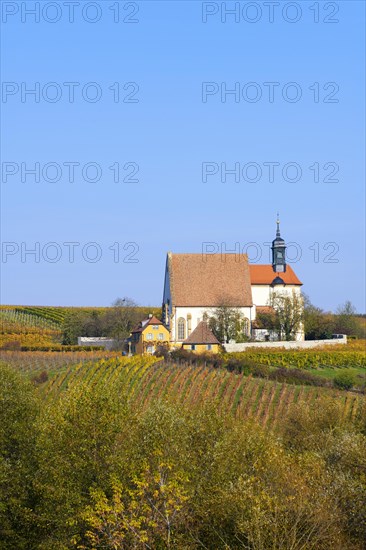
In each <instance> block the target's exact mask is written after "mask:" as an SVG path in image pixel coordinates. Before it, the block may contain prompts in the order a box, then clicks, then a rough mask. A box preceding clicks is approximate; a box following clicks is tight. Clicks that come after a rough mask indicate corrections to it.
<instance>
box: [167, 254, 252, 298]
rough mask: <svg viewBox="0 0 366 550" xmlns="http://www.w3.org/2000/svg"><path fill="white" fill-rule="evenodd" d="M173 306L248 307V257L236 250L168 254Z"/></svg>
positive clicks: (250, 296)
mask: <svg viewBox="0 0 366 550" xmlns="http://www.w3.org/2000/svg"><path fill="white" fill-rule="evenodd" d="M168 269H169V275H170V289H171V296H172V304H173V306H191V307H200V306H202V307H216V306H219V305H228V306H233V307H234V306H235V307H250V306H252V305H253V302H252V290H251V285H250V274H249V265H248V258H247V256H246V255H244V254H242V255H237V254H208V255H203V254H172V253H169V254H168Z"/></svg>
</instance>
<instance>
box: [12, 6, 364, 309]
mask: <svg viewBox="0 0 366 550" xmlns="http://www.w3.org/2000/svg"><path fill="white" fill-rule="evenodd" d="M2 4H3V6H2V7H3V14H2V15H3V24H2V51H3V53H2V80H3V81H4V82H5V83H6V84H5V93H4V94H3V99H2V101H3V103H2V104H1V108H2V136H3V143H2V163H3V164H2V168H3V176H2V184H1V185H2V241H3V256H2V263H1V270H2V287H1V300H2V303H5V304H39V305H42V304H44V305H109V304H110V303H111V302H112V301H113V300H114V299H115V298H116V297H117V296H129V297H131V298H133V299H135V300H136V301H137V302H138V303H140V304H143V305H160V304H161V300H162V291H163V275H164V268H165V255H166V252H167V251H168V250H172V251H175V252H201V250H202V243H203V242H216V243H218V244H219V246H220V243H226V248H227V249H228V250H230V249H233V248H234V247H235V243H240V247H241V248H243V247H245V246H246V245H247V244H248V243H253V242H255V243H257V249H258V247H261V249H262V251H263V255H262V258H261V260H260V263H266V262H267V254H268V249H267V248H266V247H265V246H263V243H265V242H268V241H271V240H272V239H273V238H274V233H275V220H276V212H277V211H279V212H280V217H281V228H282V234H283V236H284V238H285V239H286V240H287V241H291V242H295V243H297V244H298V246H299V247H300V248H301V251H302V257H301V259H300V260H299V261H298V262H296V263H294V264H292V265H293V268H294V269H295V271H296V273H297V274H298V276H299V277H300V278H301V279H302V281H303V282H304V290H305V292H307V293H308V294H309V295H310V297H311V299H312V301H313V302H314V303H315V304H317V305H319V306H321V307H323V308H325V309H335V308H336V307H337V305H338V304H340V303H342V302H344V301H345V300H347V299H350V300H351V301H352V302H353V303H354V304H355V306H356V307H357V310H358V311H360V312H365V309H366V308H365V291H364V278H365V242H364V229H365V213H364V208H365V183H364V180H365V164H364V154H365V110H364V93H365V80H364V63H365V59H364V44H365V40H364V39H365V37H364V22H365V3H364V2H363V1H356V2H353V1H348V0H347V1H342V2H331V3H329V2H318V3H317V2H315V3H314V2H313V1H311V2H306V1H299V2H295V3H292V4H295V6H292V7H291V6H287V7H286V5H287V4H288V3H287V2H280V5H279V6H274V10H275V11H274V20H273V22H272V23H271V22H270V21H269V19H270V14H269V12H268V10H269V7H268V6H267V7H266V6H265V5H264V4H263V3H262V2H257V3H255V4H257V6H255V5H254V6H253V5H252V6H249V7H248V2H239V7H240V12H239V13H237V14H236V16H235V15H229V14H228V15H227V19H226V22H225V14H224V13H220V6H221V2H210V3H206V4H205V5H203V3H202V2H199V1H184V2H183V1H182V2H180V1H163V2H158V1H156V2H155V1H142V2H137V3H134V2H132V3H131V2H119V3H118V2H115V1H109V0H103V1H100V2H94V3H92V4H94V6H93V5H91V6H89V7H88V8H87V9H86V10H84V12H85V13H84V17H83V14H82V10H81V8H82V7H84V5H85V4H91V3H90V2H86V1H85V0H80V2H79V3H78V4H80V5H75V6H74V10H75V11H74V22H73V23H71V22H69V19H70V11H69V10H70V9H71V8H70V6H66V5H65V2H63V1H61V2H56V3H55V2H47V1H40V2H39V4H40V10H41V11H40V16H39V17H40V20H39V22H35V16H34V15H31V14H27V13H26V12H24V9H23V12H22V4H23V5H24V2H5V1H3V2H2ZM25 4H26V7H27V8H28V9H32V8H33V9H34V5H35V4H36V2H26V3H25ZM51 4H53V5H51ZM55 4H57V5H58V9H57V10H56V8H55V6H54V5H55ZM117 4H119V8H120V14H119V18H120V21H119V22H117V23H116V22H114V20H113V18H114V17H117V12H116V9H117V8H116V6H117ZM135 4H137V5H138V8H139V11H138V13H136V14H134V13H133V12H134V11H136V9H135ZM234 4H235V2H227V3H226V7H227V9H230V8H232V7H233V6H234ZM251 4H253V3H251ZM4 6H5V8H4ZM45 6H46V7H45ZM258 6H259V7H258ZM312 6H313V7H312ZM311 7H312V8H311ZM111 8H112V9H111ZM217 9H218V12H217V13H212V15H211V14H207V16H205V14H206V13H207V12H215V11H216V10H217ZM317 9H318V13H316V10H317ZM113 10H114V11H113ZM300 10H301V13H300ZM235 17H236V18H237V22H236V21H235ZM317 17H318V18H319V22H318V23H316V22H314V19H316V18H317ZM22 18H23V21H24V22H22ZM94 18H96V19H99V20H98V21H96V22H95V23H91V22H90V21H88V20H85V19H89V20H92V19H94ZM123 18H124V19H127V21H125V22H124V21H123ZM204 18H206V19H207V22H203V19H204ZM297 18H298V19H299V20H298V21H297V22H293V23H291V22H289V20H294V19H297ZM57 19H59V20H57ZM132 19H135V20H136V21H137V22H136V23H131V22H128V21H129V20H132ZM222 19H223V21H222ZM255 19H258V20H257V21H256V22H254V20H255ZM286 19H287V20H286ZM337 19H338V20H339V21H338V22H336V23H332V22H325V20H327V21H328V20H329V21H331V20H337ZM51 20H55V22H54V23H51V22H50V21H51ZM249 20H251V21H252V22H250V21H249ZM51 82H53V83H56V85H53V86H52V85H51V86H50V85H48V84H49V83H51ZM65 82H74V83H79V85H78V86H77V85H76V84H75V85H74V93H75V98H74V102H73V103H71V102H70V101H69V90H70V89H71V85H65V84H64V83H65ZM90 82H95V83H96V85H97V86H86V87H85V85H86V84H88V83H90ZM117 82H118V83H119V91H120V100H119V102H116V101H115V99H116V95H115V94H116V89H117V87H116V85H114V83H117ZM131 82H134V83H136V84H137V85H138V87H139V90H138V91H137V92H136V89H137V87H136V84H133V85H131V84H130V85H128V87H127V89H125V90H124V89H123V86H124V85H125V84H126V83H131ZM203 82H211V83H215V84H212V85H211V87H209V88H208V89H209V90H212V93H211V95H206V96H205V98H204V99H206V101H203V100H202V83H203ZM268 82H276V83H278V84H276V85H275V87H274V99H273V102H271V101H269V85H268V84H267V85H265V84H264V83H268ZM290 82H295V83H296V87H295V86H287V84H288V83H290ZM330 82H331V83H336V84H327V83H330ZM22 83H23V84H22ZM36 83H39V90H40V96H39V98H37V100H38V99H39V101H38V102H36V101H35V96H32V95H25V96H24V91H25V89H31V88H35V86H36ZM222 83H223V84H222ZM235 83H239V84H237V87H238V86H239V92H240V97H235V96H234V95H227V96H226V101H225V96H224V100H221V99H220V91H221V89H222V91H225V86H226V88H227V89H228V90H230V89H233V88H234V87H235ZM248 83H255V84H252V85H249V86H248ZM314 83H319V85H315V86H314ZM113 85H114V86H113ZM111 86H113V89H112V90H110V89H109V87H111ZM286 86H287V87H286ZM317 86H319V90H318V89H317ZM324 86H327V87H326V89H325V90H324V89H323V88H324ZM310 87H312V89H309V88H310ZM337 87H338V88H339V89H338V91H337ZM205 89H206V88H205ZM237 89H238V88H237ZM81 90H83V92H82V91H81ZM22 91H23V98H22V93H21V92H22ZM318 91H319V97H317V92H318ZM97 92H98V93H101V94H102V96H101V98H100V100H99V101H96V102H91V101H90V100H92V99H93V97H94V94H95V93H97ZM286 93H287V95H286ZM300 93H301V99H300V100H299V101H297V102H291V99H292V98H293V97H295V95H294V94H300ZM55 94H61V96H60V98H59V101H55V102H52V100H53V98H54V97H55ZM254 94H259V95H260V94H262V97H261V98H260V99H259V96H258V101H257V102H252V101H250V100H251V99H252V98H254ZM283 95H284V97H283ZM84 96H85V97H84ZM125 96H128V97H129V98H130V100H131V99H135V100H136V99H137V100H138V101H137V102H136V101H135V102H123V101H122V100H123V99H124V98H125ZM45 98H46V99H45ZM22 99H23V101H22ZM88 99H89V101H88ZM236 99H238V101H236ZM324 99H326V101H327V102H324ZM334 99H336V100H338V102H329V101H331V100H334ZM127 100H128V98H127ZM316 100H318V101H316ZM70 162H76V163H79V166H75V178H74V181H70V179H71V178H70V177H69V165H66V166H65V165H64V163H70ZM205 162H210V163H212V164H211V165H210V167H209V169H211V170H212V171H216V169H217V171H218V173H216V174H213V175H209V176H207V178H206V180H207V181H203V178H202V163H205ZM268 162H275V163H279V164H278V165H276V167H275V172H274V174H275V175H274V181H272V182H271V181H269V177H268V171H269V167H268V164H264V163H268ZM289 162H290V163H297V165H298V166H299V167H300V168H301V171H302V173H301V177H300V179H299V181H285V180H284V178H283V177H282V170H283V168H284V166H285V165H286V164H287V163H289ZM4 163H5V164H4ZM22 163H23V168H22ZM35 163H39V166H40V181H38V182H35V178H34V175H31V174H29V173H26V172H25V169H26V168H31V167H32V166H34V165H35ZM48 163H56V168H55V166H54V165H50V166H48V167H47V164H48ZM87 163H97V164H98V165H99V166H100V170H101V171H102V175H101V177H100V180H99V181H95V182H92V181H90V180H91V179H93V178H94V175H96V174H97V172H96V170H95V168H93V166H89V168H87V169H86V171H85V170H84V176H85V173H86V176H85V177H83V174H82V168H83V167H84V166H85V165H86V164H87ZM115 163H119V165H120V168H121V173H120V181H119V182H115V181H113V174H114V172H113V171H112V170H111V169H110V168H109V167H110V166H112V165H114V166H116V164H115ZM126 163H135V164H129V165H128V166H126V168H125V169H124V166H125V165H126ZM221 163H226V167H227V168H228V169H230V168H232V167H233V166H234V165H235V163H240V164H239V165H238V164H237V166H239V167H240V169H242V168H243V171H244V174H247V177H245V178H244V177H243V175H242V173H241V174H240V181H235V176H234V175H227V180H226V182H225V181H221V177H220V175H221V172H220V167H221ZM248 163H254V164H250V165H249V166H246V165H248ZM314 163H319V168H320V172H319V180H320V181H318V182H317V181H314V179H316V177H315V172H316V166H317V165H315V167H314ZM327 163H333V164H327ZM136 164H137V165H138V167H139V171H138V173H137V174H136V175H135V176H134V177H133V176H132V177H131V179H137V180H138V181H137V182H129V181H122V180H123V178H125V177H126V175H127V174H129V173H131V172H132V171H134V169H135V166H136ZM324 165H326V168H324ZM57 166H59V167H61V173H60V172H59V173H58V174H57V170H58V169H57ZM224 166H225V164H224ZM258 166H259V167H260V170H262V175H261V177H260V172H259V170H258ZM310 166H313V168H312V169H310V168H309V167H310ZM45 167H46V168H45ZM334 167H339V171H338V173H337V175H335V176H333V178H332V175H331V172H332V171H333V169H334ZM286 170H288V172H286ZM296 170H298V168H296ZM12 171H14V172H16V173H14V174H13V175H12V174H11V172H12ZM42 172H43V174H42ZM285 174H287V175H288V178H287V179H296V172H295V168H294V167H293V166H289V167H287V168H286V169H285ZM256 175H257V176H258V177H257V178H256ZM326 176H328V177H330V179H338V180H339V181H338V182H337V181H336V182H334V181H333V182H332V181H324V179H325V177H326ZM52 178H55V179H57V178H60V179H59V181H56V182H52V181H50V180H52ZM22 179H23V181H22ZM255 179H258V181H254V180H255ZM88 180H89V181H88ZM67 242H73V243H80V245H75V248H74V262H70V250H71V248H70V247H71V245H64V243H67ZM4 243H5V244H4ZM12 243H13V244H12ZM21 243H25V244H23V245H22V244H21ZM35 243H39V245H36V244H35ZM50 243H57V244H56V246H54V245H52V244H50ZM88 243H97V245H98V246H97V248H96V247H95V246H94V245H88ZM114 243H120V249H121V250H120V257H119V258H117V257H116V252H115V251H116V246H114ZM126 243H137V246H138V251H137V252H135V254H134V255H132V253H133V252H134V248H133V247H131V246H130V247H129V248H127V249H126V250H123V246H124V245H126ZM314 243H319V244H318V245H314ZM329 243H335V245H332V244H329ZM37 246H39V247H40V254H39V257H36V255H31V254H25V248H27V249H32V248H35V247H37ZM134 246H135V245H134ZM83 247H84V257H83V252H82V249H83ZM110 247H112V250H111V249H110ZM324 247H327V248H325V249H324ZM135 248H136V246H135ZM317 249H318V250H317ZM4 251H5V254H4ZM22 251H23V254H22ZM97 251H98V252H99V255H100V254H101V258H100V259H99V261H97V262H95V263H92V262H91V261H90V260H91V259H93V257H94V254H96V253H97ZM289 252H291V255H292V256H293V255H294V254H295V248H294V247H292V249H291V251H290V250H289ZM318 252H319V254H318ZM250 253H251V255H254V247H252V248H251V249H250ZM332 253H333V254H332ZM37 254H38V253H37ZM129 254H131V256H128V255H129ZM56 255H58V256H59V261H57V262H52V261H50V260H52V259H53V258H54V257H56ZM317 256H319V257H317ZM129 257H130V258H131V259H136V260H138V261H137V262H128V261H127V262H126V261H125V262H124V261H123V259H125V260H126V259H127V260H128V258H129ZM332 259H335V260H338V261H337V262H336V263H334V262H331V261H329V260H332ZM35 260H39V261H35ZM115 260H116V261H115ZM118 260H119V261H118ZM317 260H318V261H317Z"/></svg>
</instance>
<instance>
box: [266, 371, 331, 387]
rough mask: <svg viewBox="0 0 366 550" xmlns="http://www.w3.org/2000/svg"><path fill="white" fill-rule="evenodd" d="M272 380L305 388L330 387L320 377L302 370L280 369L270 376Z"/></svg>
mask: <svg viewBox="0 0 366 550" xmlns="http://www.w3.org/2000/svg"><path fill="white" fill-rule="evenodd" d="M269 378H270V379H271V380H276V381H277V382H286V383H287V384H301V385H304V386H328V385H329V382H327V380H324V379H323V378H321V377H320V376H315V375H314V374H311V373H310V372H307V371H305V370H301V369H288V368H286V367H280V368H278V369H276V370H274V371H272V372H271V373H270V374H269Z"/></svg>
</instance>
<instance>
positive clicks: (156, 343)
mask: <svg viewBox="0 0 366 550" xmlns="http://www.w3.org/2000/svg"><path fill="white" fill-rule="evenodd" d="M129 341H130V345H131V348H130V349H131V353H132V354H133V355H135V354H138V355H144V354H147V355H153V354H154V353H155V352H156V350H157V349H158V348H162V347H165V348H168V349H169V342H170V336H169V330H168V329H167V328H166V326H165V325H164V324H163V323H162V322H161V321H159V319H157V318H156V317H154V316H153V315H150V316H149V318H148V319H145V320H144V321H141V323H139V324H138V326H137V327H136V328H135V329H134V330H133V331H132V332H131V336H130V339H129Z"/></svg>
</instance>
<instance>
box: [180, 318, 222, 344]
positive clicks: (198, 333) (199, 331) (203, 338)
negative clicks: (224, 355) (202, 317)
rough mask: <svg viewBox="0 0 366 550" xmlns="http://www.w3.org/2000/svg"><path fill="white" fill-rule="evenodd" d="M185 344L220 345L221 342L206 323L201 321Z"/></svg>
mask: <svg viewBox="0 0 366 550" xmlns="http://www.w3.org/2000/svg"><path fill="white" fill-rule="evenodd" d="M183 344H220V342H219V341H218V339H217V338H216V336H215V335H214V333H213V332H212V330H211V329H210V327H209V326H208V324H207V323H206V321H201V322H200V323H198V325H197V327H196V328H195V329H194V331H193V332H192V333H191V334H190V335H189V336H188V338H186V339H185V340H184V342H183Z"/></svg>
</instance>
